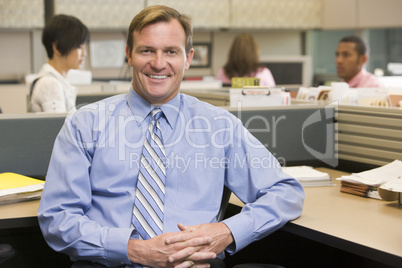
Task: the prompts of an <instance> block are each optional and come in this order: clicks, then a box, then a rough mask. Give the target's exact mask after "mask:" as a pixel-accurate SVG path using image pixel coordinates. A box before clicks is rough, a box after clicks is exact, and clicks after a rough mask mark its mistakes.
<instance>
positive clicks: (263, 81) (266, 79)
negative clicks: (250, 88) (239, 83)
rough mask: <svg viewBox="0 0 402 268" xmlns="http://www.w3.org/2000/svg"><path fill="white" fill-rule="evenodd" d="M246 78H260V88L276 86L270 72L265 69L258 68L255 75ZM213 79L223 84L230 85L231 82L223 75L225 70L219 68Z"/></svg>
mask: <svg viewBox="0 0 402 268" xmlns="http://www.w3.org/2000/svg"><path fill="white" fill-rule="evenodd" d="M246 77H257V78H260V86H268V87H275V85H276V84H275V80H274V77H273V76H272V73H271V71H270V70H269V69H268V68H266V67H264V68H259V69H258V71H257V73H255V74H251V75H247V76H246ZM215 79H217V80H221V81H222V83H223V84H231V83H232V80H231V79H230V78H229V77H227V75H226V74H225V70H224V69H223V68H221V69H220V70H219V71H218V74H217V75H216V76H215Z"/></svg>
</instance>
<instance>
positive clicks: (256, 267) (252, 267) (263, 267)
mask: <svg viewBox="0 0 402 268" xmlns="http://www.w3.org/2000/svg"><path fill="white" fill-rule="evenodd" d="M231 194H232V192H231V191H230V190H229V189H228V188H226V187H225V188H224V189H223V195H222V203H221V207H220V209H219V213H218V215H217V216H216V218H217V220H218V222H219V221H222V220H223V219H224V216H225V212H226V209H227V207H228V204H229V199H230V195H231ZM222 265H223V266H222ZM211 267H213V268H214V267H217V268H218V267H225V266H224V264H220V263H214V264H212V263H211ZM232 268H285V267H283V266H280V265H276V264H263V263H244V264H237V265H235V266H233V267H232Z"/></svg>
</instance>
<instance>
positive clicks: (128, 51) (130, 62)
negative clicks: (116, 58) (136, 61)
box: [126, 45, 133, 66]
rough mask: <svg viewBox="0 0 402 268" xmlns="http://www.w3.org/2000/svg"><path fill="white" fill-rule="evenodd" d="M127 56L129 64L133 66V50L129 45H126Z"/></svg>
mask: <svg viewBox="0 0 402 268" xmlns="http://www.w3.org/2000/svg"><path fill="white" fill-rule="evenodd" d="M126 58H127V62H128V65H130V66H133V61H132V60H131V50H130V48H129V47H128V45H126Z"/></svg>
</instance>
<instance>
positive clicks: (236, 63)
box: [216, 34, 275, 87]
mask: <svg viewBox="0 0 402 268" xmlns="http://www.w3.org/2000/svg"><path fill="white" fill-rule="evenodd" d="M258 53H259V49H258V45H257V42H256V41H255V39H254V38H253V36H251V35H249V34H239V35H238V36H236V38H235V40H234V41H233V43H232V47H231V48H230V51H229V56H228V61H227V62H226V64H225V66H224V67H223V68H221V69H220V70H219V72H218V74H217V75H216V79H217V80H221V81H222V83H223V84H224V85H225V84H231V83H232V81H231V80H232V77H257V78H260V86H268V87H275V80H274V78H273V76H272V73H271V71H270V70H269V69H268V68H267V67H265V66H264V65H262V64H260V62H259V56H258Z"/></svg>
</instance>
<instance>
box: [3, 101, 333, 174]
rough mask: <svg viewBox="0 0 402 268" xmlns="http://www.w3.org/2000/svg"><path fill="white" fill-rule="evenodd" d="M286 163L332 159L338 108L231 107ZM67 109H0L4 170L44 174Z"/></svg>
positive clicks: (328, 160)
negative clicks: (62, 112)
mask: <svg viewBox="0 0 402 268" xmlns="http://www.w3.org/2000/svg"><path fill="white" fill-rule="evenodd" d="M228 110H229V111H230V112H232V113H233V114H234V115H236V116H238V117H239V118H240V119H241V120H242V122H243V124H244V125H245V126H246V127H247V128H248V129H249V130H250V132H251V133H252V134H253V135H254V136H256V137H257V138H258V139H259V140H260V141H261V142H262V143H263V144H264V145H265V146H266V147H267V148H268V149H269V150H270V151H271V152H272V153H273V154H274V155H275V156H276V157H277V158H278V160H279V162H281V163H282V164H283V165H289V164H306V163H311V162H317V163H319V164H320V165H322V164H323V163H324V164H325V163H326V164H329V165H333V164H334V163H335V157H334V121H333V120H334V109H333V108H324V107H317V106H314V107H272V108H243V109H242V111H237V110H235V109H228ZM64 120H65V115H49V114H24V115H14V116H13V115H0V172H16V173H20V174H23V175H28V176H34V177H44V176H45V175H46V172H47V166H48V164H49V160H50V155H51V151H52V148H53V143H54V140H55V138H56V136H57V134H58V132H59V131H60V128H61V126H62V125H63V122H64Z"/></svg>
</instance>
